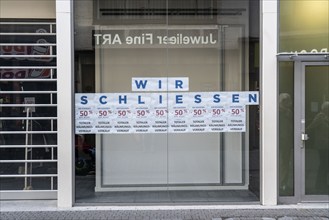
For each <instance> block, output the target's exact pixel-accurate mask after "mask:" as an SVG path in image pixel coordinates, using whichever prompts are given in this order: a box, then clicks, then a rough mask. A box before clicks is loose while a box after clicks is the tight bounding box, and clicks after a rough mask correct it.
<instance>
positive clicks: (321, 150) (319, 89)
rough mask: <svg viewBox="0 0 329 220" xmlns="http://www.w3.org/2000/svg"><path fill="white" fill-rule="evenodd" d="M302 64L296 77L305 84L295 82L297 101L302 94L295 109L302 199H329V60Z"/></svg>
mask: <svg viewBox="0 0 329 220" xmlns="http://www.w3.org/2000/svg"><path fill="white" fill-rule="evenodd" d="M299 66H300V70H301V74H300V75H299V76H296V77H295V80H298V81H299V80H300V81H299V82H301V83H298V82H297V83H296V81H295V99H297V100H295V101H298V98H297V96H301V97H300V104H299V106H300V109H297V110H296V108H295V110H296V111H299V114H297V118H296V120H295V126H298V127H299V128H297V132H296V133H295V136H297V137H295V140H296V139H297V140H298V139H299V140H300V142H299V143H300V154H298V155H301V158H300V165H301V166H299V167H300V169H301V170H300V174H301V176H300V177H301V179H300V180H301V181H300V184H299V185H300V192H301V201H328V198H329V196H328V193H329V164H328V159H329V92H328V87H329V62H301V63H300V65H299ZM295 73H296V72H295ZM298 84H299V85H298ZM295 104H297V103H296V102H295ZM296 106H298V105H296ZM298 115H300V118H299V117H298ZM298 129H300V133H299V132H298ZM298 133H299V134H298ZM297 143H298V142H297ZM297 161H298V160H297ZM297 184H298V181H297Z"/></svg>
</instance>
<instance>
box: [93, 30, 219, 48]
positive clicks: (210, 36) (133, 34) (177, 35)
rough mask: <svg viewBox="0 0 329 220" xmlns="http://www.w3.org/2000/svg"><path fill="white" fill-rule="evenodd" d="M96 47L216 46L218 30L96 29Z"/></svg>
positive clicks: (94, 34) (94, 36) (94, 37)
mask: <svg viewBox="0 0 329 220" xmlns="http://www.w3.org/2000/svg"><path fill="white" fill-rule="evenodd" d="M93 40H94V45H95V46H97V47H118V46H130V47H131V46H150V45H157V46H170V45H172V46H192V45H194V46H195V45H197V46H205V45H208V46H218V44H219V39H218V30H217V29H209V30H196V29H191V30H190V29H183V30H164V29H160V30H98V31H96V32H95V33H93Z"/></svg>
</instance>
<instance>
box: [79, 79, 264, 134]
mask: <svg viewBox="0 0 329 220" xmlns="http://www.w3.org/2000/svg"><path fill="white" fill-rule="evenodd" d="M165 79H166V78H162V77H153V78H152V77H149V78H141V77H137V78H133V79H132V90H133V91H134V92H133V93H77V94H76V95H75V100H76V101H75V122H76V123H75V125H76V127H75V130H76V133H77V134H131V133H200V132H201V133H204V132H245V131H246V112H247V108H246V106H247V105H258V104H259V94H258V92H257V91H231V92H222V91H218V92H216V91H215V92H186V91H187V90H188V78H187V77H172V78H168V79H167V82H166V83H165V81H166V80H165ZM162 83H163V84H162ZM163 85H166V86H167V90H165V91H172V92H161V91H163V90H162V86H163ZM145 91H146V92H145ZM147 91H149V92H147ZM150 91H153V92H150ZM156 91H159V92H156Z"/></svg>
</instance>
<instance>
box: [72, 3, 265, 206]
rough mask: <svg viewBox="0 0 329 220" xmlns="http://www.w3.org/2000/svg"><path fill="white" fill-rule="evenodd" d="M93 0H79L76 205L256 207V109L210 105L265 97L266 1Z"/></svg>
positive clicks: (257, 174) (77, 4)
mask: <svg viewBox="0 0 329 220" xmlns="http://www.w3.org/2000/svg"><path fill="white" fill-rule="evenodd" d="M95 2H96V3H95V4H92V2H91V1H90V2H89V1H75V11H76V14H75V25H76V27H75V28H76V33H77V34H76V35H75V38H76V39H75V42H76V44H75V57H76V59H75V61H76V64H75V67H76V68H75V82H76V109H78V110H77V111H76V124H77V127H76V144H75V145H76V202H78V203H90V202H102V203H145V202H146V203H157V202H160V203H161V202H162V203H171V202H223V201H226V202H247V201H258V195H259V186H258V183H259V164H258V161H259V159H258V157H259V154H258V153H257V152H259V151H258V150H259V139H258V137H259V136H258V132H259V131H258V126H254V125H255V124H257V123H258V109H257V107H255V106H252V107H251V106H244V105H236V106H235V107H234V108H233V107H230V106H229V105H227V106H226V105H224V104H223V106H217V105H215V104H211V103H216V102H217V103H219V102H220V99H222V100H224V99H225V98H227V99H229V100H230V102H231V100H232V98H230V97H231V96H232V95H233V96H232V97H235V96H234V94H233V93H239V92H243V91H257V90H258V85H259V82H258V66H257V65H255V64H256V63H257V62H255V61H254V60H255V59H256V58H255V56H254V55H255V53H251V52H250V51H254V50H256V48H257V45H258V39H259V38H258V37H259V33H258V31H257V30H258V29H257V28H255V27H254V26H258V25H259V24H258V17H257V16H255V15H257V13H258V10H259V6H258V4H255V3H251V2H252V1H251V2H249V1H244V2H241V1H215V0H208V1H185V0H184V1H171V0H167V1H165V0H159V1H143V0H140V1H129V0H128V1H124V3H123V1H114V0H112V1H100V0H99V1H95ZM87 6H88V7H89V6H92V7H94V8H93V10H89V11H88V10H87V11H86V10H83V9H86V8H88V7H87ZM93 11H94V12H95V13H94V16H93V14H92V12H93ZM249 20H251V21H252V23H251V24H250V23H249ZM92 24H95V25H92ZM250 38H252V39H253V41H249V39H250ZM249 48H251V49H250V50H249ZM250 60H252V61H253V62H250ZM249 64H250V66H249ZM219 92H232V94H231V93H225V94H224V93H223V94H217V93H219ZM241 94H242V93H241ZM226 96H227V97H226ZM95 100H96V101H95ZM233 100H234V101H235V98H233ZM249 100H250V99H249ZM91 102H92V103H101V104H102V105H98V104H94V105H92V104H87V103H91ZM214 106H217V107H216V108H215V107H214ZM228 112H230V115H235V116H236V117H237V118H236V119H233V121H236V124H235V126H238V127H239V126H240V127H239V128H234V129H231V130H229V129H228V124H229V123H227V124H225V123H224V122H223V121H224V120H228V119H227V118H230V117H231V116H230V115H229V116H227V115H226V113H228ZM222 114H224V115H225V116H222ZM90 115H93V116H90ZM95 118H97V119H95ZM94 120H96V122H95V121H94ZM93 123H96V125H92V124H93ZM220 124H222V127H223V128H221V126H220ZM233 124H234V123H233ZM211 125H213V126H218V130H214V129H212V128H211ZM90 127H92V128H91V129H90ZM207 129H208V130H207ZM221 129H222V130H221ZM225 129H226V130H225ZM235 129H240V130H235ZM224 130H225V131H226V132H223V131H224ZM232 131H235V132H232ZM249 133H252V134H253V135H252V136H249ZM251 173H252V174H251Z"/></svg>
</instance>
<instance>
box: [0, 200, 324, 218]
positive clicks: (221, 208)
mask: <svg viewBox="0 0 329 220" xmlns="http://www.w3.org/2000/svg"><path fill="white" fill-rule="evenodd" d="M56 203H57V201H55V200H46V201H41V200H39V201H1V202H0V210H1V215H0V219H1V220H6V219H28V220H39V219H40V220H41V219H45V220H48V219H49V220H50V219H82V220H84V219H88V220H89V219H95V220H98V219H115V220H119V219H120V220H123V219H127V220H128V219H129V220H130V219H132V220H133V219H141V220H144V219H145V220H153V219H166V220H169V219H173V220H190V219H204V220H206V219H210V220H227V219H229V220H236V219H250V220H252V219H255V220H257V219H263V220H273V219H279V220H297V219H302V220H304V219H305V220H306V219H318V220H329V204H328V203H317V204H298V205H278V206H261V205H207V206H203V205H198V206H194V205H189V206H182V205H179V206H175V205H170V206H77V207H73V208H57V204H56Z"/></svg>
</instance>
